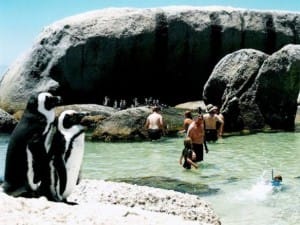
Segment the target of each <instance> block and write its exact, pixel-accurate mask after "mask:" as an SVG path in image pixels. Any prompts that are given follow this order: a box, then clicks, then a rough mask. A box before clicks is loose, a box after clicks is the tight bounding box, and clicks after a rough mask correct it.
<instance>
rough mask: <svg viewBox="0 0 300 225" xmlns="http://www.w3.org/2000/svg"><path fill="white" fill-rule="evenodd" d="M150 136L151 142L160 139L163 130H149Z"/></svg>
mask: <svg viewBox="0 0 300 225" xmlns="http://www.w3.org/2000/svg"><path fill="white" fill-rule="evenodd" d="M148 136H149V138H150V139H151V140H157V139H160V138H161V136H162V130H161V129H148Z"/></svg>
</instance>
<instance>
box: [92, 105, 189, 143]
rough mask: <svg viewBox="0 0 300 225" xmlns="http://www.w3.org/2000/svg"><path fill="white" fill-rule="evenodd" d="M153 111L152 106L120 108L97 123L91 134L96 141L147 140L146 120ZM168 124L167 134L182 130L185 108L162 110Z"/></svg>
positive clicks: (170, 134) (171, 134)
mask: <svg viewBox="0 0 300 225" xmlns="http://www.w3.org/2000/svg"><path fill="white" fill-rule="evenodd" d="M151 112H152V110H151V108H150V107H146V106H143V107H136V108H129V109H126V110H120V111H118V112H116V113H114V114H113V115H111V116H110V117H107V118H106V119H104V120H103V121H101V123H99V124H98V125H97V127H96V128H95V130H94V131H93V133H92V135H91V139H92V140H95V141H99V140H100V141H120V140H123V141H124V140H130V141H137V140H145V139H147V138H148V134H147V130H146V129H145V122H146V118H147V116H148V115H149V114H150V113H151ZM161 114H162V116H163V118H164V122H165V125H166V127H165V128H166V133H165V135H166V136H169V137H170V136H176V135H177V133H178V131H180V130H182V129H183V127H182V123H183V110H181V109H175V108H171V107H170V108H164V109H162V112H161Z"/></svg>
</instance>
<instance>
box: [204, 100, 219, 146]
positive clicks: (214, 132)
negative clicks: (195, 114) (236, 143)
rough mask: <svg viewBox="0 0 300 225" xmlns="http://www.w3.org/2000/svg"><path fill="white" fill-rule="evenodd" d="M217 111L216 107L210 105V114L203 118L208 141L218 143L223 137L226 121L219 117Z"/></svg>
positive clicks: (208, 109)
mask: <svg viewBox="0 0 300 225" xmlns="http://www.w3.org/2000/svg"><path fill="white" fill-rule="evenodd" d="M217 110H218V108H217V107H216V106H213V105H208V107H207V112H208V113H206V114H204V116H203V118H204V123H205V135H206V140H207V141H217V140H218V138H219V137H221V136H222V135H223V127H224V120H223V119H222V117H221V116H219V115H217ZM217 123H220V127H219V128H217Z"/></svg>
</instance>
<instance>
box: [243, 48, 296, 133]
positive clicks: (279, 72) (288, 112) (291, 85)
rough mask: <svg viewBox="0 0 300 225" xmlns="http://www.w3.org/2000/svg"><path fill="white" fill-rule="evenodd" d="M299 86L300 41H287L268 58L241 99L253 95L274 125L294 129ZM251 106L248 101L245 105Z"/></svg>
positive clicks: (253, 98)
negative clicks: (291, 42)
mask: <svg viewBox="0 0 300 225" xmlns="http://www.w3.org/2000/svg"><path fill="white" fill-rule="evenodd" d="M299 90H300V45H287V46H285V47H283V48H282V49H280V50H279V51H277V52H275V53H274V54H272V55H271V56H270V57H268V58H267V59H266V60H265V61H264V63H263V65H262V66H261V68H260V70H259V73H258V76H257V78H256V80H255V82H254V84H253V87H252V88H251V90H249V91H248V93H245V96H243V97H242V99H241V101H244V100H245V99H252V102H253V103H256V104H257V107H258V108H259V109H260V112H261V114H262V116H263V118H264V120H265V123H266V124H267V125H269V126H270V127H271V128H272V129H284V130H294V128H295V117H296V113H297V98H298V94H299ZM253 93H255V95H253ZM248 106H249V104H248V103H247V102H246V101H245V102H244V104H243V108H246V107H248Z"/></svg>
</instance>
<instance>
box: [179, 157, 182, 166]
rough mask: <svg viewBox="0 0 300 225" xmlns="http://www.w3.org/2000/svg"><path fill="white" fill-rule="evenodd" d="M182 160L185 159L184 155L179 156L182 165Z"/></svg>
mask: <svg viewBox="0 0 300 225" xmlns="http://www.w3.org/2000/svg"><path fill="white" fill-rule="evenodd" d="M182 160H183V155H181V156H180V158H179V164H180V165H182Z"/></svg>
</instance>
